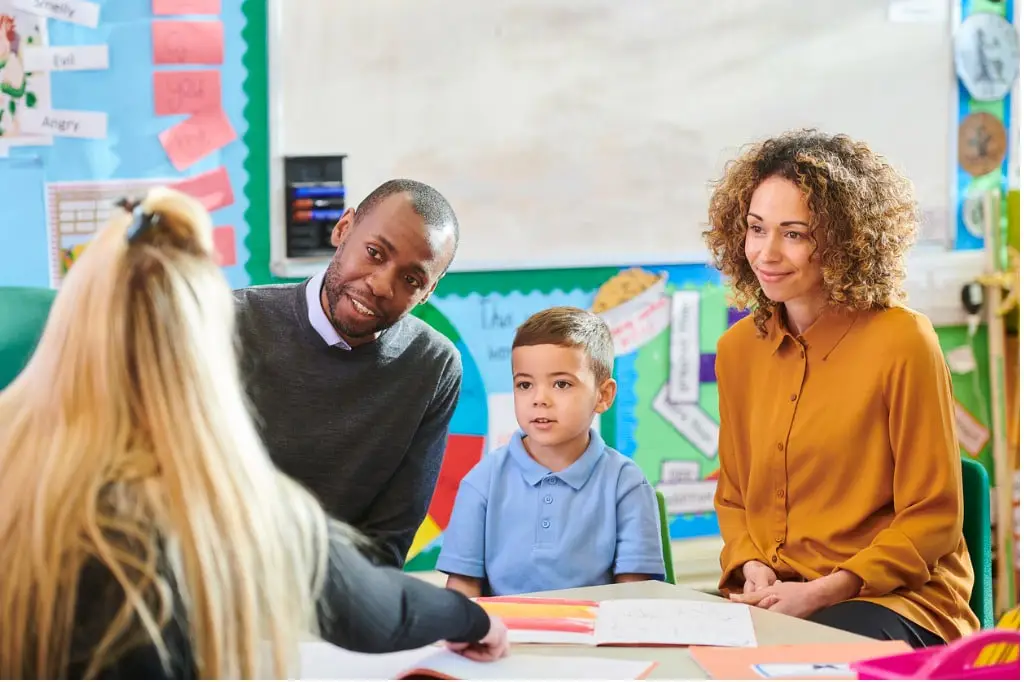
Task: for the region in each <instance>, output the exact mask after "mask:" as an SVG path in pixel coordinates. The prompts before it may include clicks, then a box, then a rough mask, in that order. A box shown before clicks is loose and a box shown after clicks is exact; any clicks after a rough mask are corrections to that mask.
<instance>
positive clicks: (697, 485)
mask: <svg viewBox="0 0 1024 682" xmlns="http://www.w3.org/2000/svg"><path fill="white" fill-rule="evenodd" d="M655 487H656V488H657V489H658V492H660V493H661V494H662V495H664V496H665V512H666V513H667V514H669V515H672V514H708V513H710V512H713V511H715V490H716V489H717V488H718V481H684V482H680V483H666V482H664V481H662V482H661V483H659V484H658V485H657V486H655Z"/></svg>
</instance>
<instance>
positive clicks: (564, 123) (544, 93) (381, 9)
mask: <svg viewBox="0 0 1024 682" xmlns="http://www.w3.org/2000/svg"><path fill="white" fill-rule="evenodd" d="M269 5H270V29H269V32H270V36H269V40H270V46H269V61H270V64H269V67H270V73H269V79H270V101H271V111H270V130H271V182H272V193H271V198H272V203H271V210H272V221H273V224H272V234H273V238H272V248H273V250H274V254H273V256H272V261H273V263H272V265H273V266H274V267H275V269H277V270H278V271H279V274H293V275H294V274H305V270H308V268H309V267H313V266H316V267H319V266H320V264H316V263H314V264H309V263H285V262H284V261H285V259H284V258H283V256H282V254H283V253H284V248H283V240H284V237H283V224H284V206H283V190H282V185H283V181H282V168H281V167H282V158H283V157H284V156H287V155H305V154H345V155H347V159H346V161H345V182H346V188H347V193H348V197H349V203H350V204H351V205H355V204H356V203H358V200H359V199H361V198H362V197H364V196H365V195H366V194H367V193H369V192H370V191H371V190H372V189H373V188H374V187H376V186H377V185H379V184H380V183H382V182H384V181H385V180H387V179H389V178H393V177H409V178H413V179H417V180H421V181H423V182H426V183H428V184H431V185H433V186H435V187H436V188H437V189H439V190H440V191H441V192H442V193H443V194H444V195H445V196H446V197H448V199H449V200H450V201H451V203H452V205H453V207H454V208H455V211H456V213H457V215H458V217H459V221H460V224H461V227H462V238H461V244H460V247H459V252H458V255H457V257H456V260H455V263H454V265H453V268H452V269H453V270H479V269H504V268H510V269H522V268H533V267H550V266H560V265H566V266H571V265H608V264H614V265H624V264H631V263H634V262H648V263H651V262H657V263H663V262H674V261H692V260H703V259H705V258H706V257H707V254H706V251H705V248H704V244H703V241H702V239H701V231H702V229H704V228H705V224H706V221H707V201H708V197H709V193H710V190H709V182H710V181H711V180H713V179H714V178H716V177H718V176H720V174H721V172H722V169H723V165H724V163H725V162H726V161H727V160H728V159H729V158H731V157H732V156H734V155H735V154H736V153H737V151H738V149H739V148H740V147H741V146H742V145H744V144H746V143H749V142H752V141H755V140H757V139H760V138H762V137H764V136H767V135H772V134H776V133H778V132H780V131H783V130H786V129H790V128H796V127H805V126H806V127H818V128H821V129H824V130H826V131H829V132H845V133H848V134H850V135H853V136H855V137H858V138H861V139H864V140H866V141H867V142H869V144H871V145H872V147H873V148H874V149H876V150H877V151H879V152H881V153H883V154H885V155H886V156H888V157H889V159H890V160H891V161H892V162H893V163H895V164H896V165H897V166H899V167H900V168H902V169H903V170H904V171H905V172H906V173H907V174H908V175H909V176H910V178H911V179H912V180H913V182H914V184H915V186H916V190H917V193H918V198H919V200H920V202H921V206H922V211H923V214H924V223H925V224H924V230H925V236H930V237H931V238H932V239H936V240H939V241H944V240H945V239H947V238H948V234H949V225H950V222H951V216H950V204H951V202H952V182H951V178H952V172H953V165H952V164H953V162H954V159H953V155H952V149H953V147H952V142H953V138H954V135H955V131H954V130H952V128H953V121H954V118H953V116H952V113H951V106H952V102H953V101H954V98H953V93H954V92H955V91H954V85H955V80H954V78H955V76H954V74H953V69H952V57H951V54H952V53H951V28H950V24H949V13H948V11H946V12H945V18H944V20H942V21H938V22H921V23H898V22H890V21H889V20H888V16H887V9H888V5H889V3H888V2H887V0H814V1H813V2H810V1H808V0H715V2H703V3H697V2H689V1H684V0H643V1H640V0H634V1H630V2H626V1H623V0H488V1H486V2H482V1H480V0H415V1H414V0H373V1H372V2H368V1H367V0H270V2H269ZM947 10H948V8H947ZM282 268H283V269H284V270H287V271H288V272H280V271H281V270H282ZM304 269H305V270H304Z"/></svg>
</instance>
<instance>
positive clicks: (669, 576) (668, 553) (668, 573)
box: [655, 490, 676, 585]
mask: <svg viewBox="0 0 1024 682" xmlns="http://www.w3.org/2000/svg"><path fill="white" fill-rule="evenodd" d="M655 493H656V494H657V496H658V516H659V518H660V519H661V556H662V557H663V558H664V559H665V582H667V583H669V584H670V585H675V584H676V571H675V567H674V566H673V565H672V539H671V538H670V537H669V534H668V514H667V513H666V512H665V496H664V495H663V494H662V492H661V491H660V490H657V491H655Z"/></svg>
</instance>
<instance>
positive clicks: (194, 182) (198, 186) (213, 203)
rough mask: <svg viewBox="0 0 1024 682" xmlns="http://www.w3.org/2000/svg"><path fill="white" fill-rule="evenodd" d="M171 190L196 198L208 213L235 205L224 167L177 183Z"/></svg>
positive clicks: (229, 180) (229, 181)
mask: <svg viewBox="0 0 1024 682" xmlns="http://www.w3.org/2000/svg"><path fill="white" fill-rule="evenodd" d="M171 188H172V189H176V190H178V191H179V192H183V193H185V194H188V195H190V196H193V197H195V198H196V199H198V200H199V202H200V203H201V204H202V205H203V206H204V207H205V208H206V210H207V211H216V210H217V209H218V208H224V207H225V206H230V205H231V204H233V203H235V194H234V192H232V191H231V179H230V178H228V172H227V170H226V169H225V168H224V166H221V167H220V168H218V169H217V170H212V171H207V172H206V173H200V174H199V175H196V176H195V177H191V178H188V179H187V180H182V181H181V182H176V183H174V184H173V185H171Z"/></svg>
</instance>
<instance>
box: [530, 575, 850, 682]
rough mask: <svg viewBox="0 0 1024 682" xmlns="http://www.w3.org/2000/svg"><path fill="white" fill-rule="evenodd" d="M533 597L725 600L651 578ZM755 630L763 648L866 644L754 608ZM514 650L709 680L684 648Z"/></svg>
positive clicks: (543, 647) (657, 676) (663, 676)
mask: <svg viewBox="0 0 1024 682" xmlns="http://www.w3.org/2000/svg"><path fill="white" fill-rule="evenodd" d="M529 596H532V597H541V596H542V597H561V598H567V599H589V600H594V601H599V600H602V599H689V600H696V601H723V600H722V599H721V597H716V596H713V595H710V594H707V593H705V592H698V591H696V590H691V589H689V588H686V587H679V586H676V585H669V584H668V583H663V582H658V581H650V582H642V583H624V584H621V585H602V586H600V587H581V588H577V589H572V590H556V591H552V592H543V593H536V594H532V595H529ZM751 614H752V616H753V620H754V632H755V634H756V635H757V643H758V644H759V645H761V646H771V645H777V644H815V643H837V642H862V641H866V640H865V638H864V637H861V636H859V635H853V634H850V633H848V632H843V631H842V630H836V629H834V628H829V627H825V626H824V625H818V624H816V623H811V622H808V621H806V620H801V619H799V618H791V617H790V616H783V615H780V614H778V613H770V612H768V611H765V610H764V609H758V608H752V609H751ZM513 651H515V652H516V653H523V654H527V653H528V654H540V655H551V656H567V655H568V656H574V655H579V656H596V657H605V658H620V659H634V660H646V661H657V662H658V666H657V667H656V668H655V669H654V670H653V671H652V672H651V674H650V675H649V676H648V679H707V678H708V676H707V673H705V672H704V670H703V669H702V668H701V667H700V666H699V665H697V663H696V662H695V661H694V660H693V659H692V658H690V652H689V650H688V649H686V648H685V647H619V646H608V647H593V646H576V645H557V646H551V645H540V644H516V645H514V646H513Z"/></svg>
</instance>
